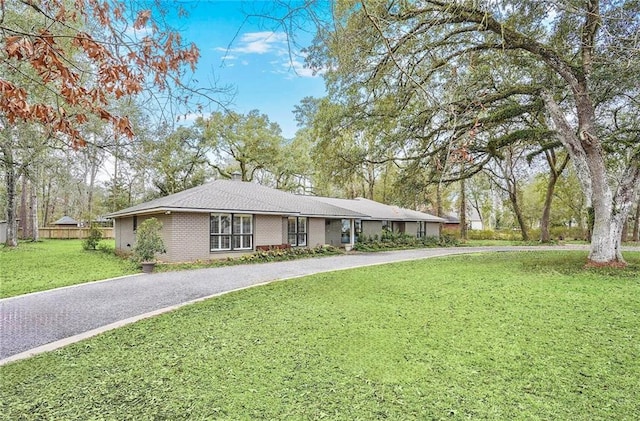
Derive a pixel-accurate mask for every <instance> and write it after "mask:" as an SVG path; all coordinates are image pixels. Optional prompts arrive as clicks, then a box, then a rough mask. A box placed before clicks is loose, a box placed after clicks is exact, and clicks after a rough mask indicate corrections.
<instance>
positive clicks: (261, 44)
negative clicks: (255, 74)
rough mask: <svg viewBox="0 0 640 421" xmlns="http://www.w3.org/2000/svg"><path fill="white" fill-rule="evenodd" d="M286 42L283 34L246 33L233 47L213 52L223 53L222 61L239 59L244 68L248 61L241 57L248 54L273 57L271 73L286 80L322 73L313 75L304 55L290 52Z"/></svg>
mask: <svg viewBox="0 0 640 421" xmlns="http://www.w3.org/2000/svg"><path fill="white" fill-rule="evenodd" d="M288 41H289V39H288V37H287V34H286V33H284V32H273V31H262V32H247V33H245V34H242V35H241V36H240V37H239V38H238V41H237V43H236V44H237V45H236V46H235V47H229V48H222V47H217V48H215V50H216V51H222V52H224V53H225V56H224V58H223V60H224V61H226V60H233V59H239V60H240V64H242V65H244V66H248V65H249V61H248V60H247V59H242V57H243V56H247V55H250V54H258V55H265V54H267V55H268V54H271V55H273V56H275V58H274V59H273V60H269V62H268V63H269V64H270V65H271V66H273V69H272V70H271V72H272V73H277V74H283V75H286V77H287V78H288V79H291V78H294V77H296V76H298V77H317V76H318V75H321V74H322V73H324V72H323V71H319V72H316V74H315V75H314V74H313V70H312V69H308V68H306V67H305V65H304V57H305V56H304V54H302V53H300V52H297V51H293V50H290V45H289V42H288ZM262 71H263V72H265V71H268V70H265V69H262Z"/></svg>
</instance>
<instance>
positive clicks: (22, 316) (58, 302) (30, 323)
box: [0, 246, 586, 365]
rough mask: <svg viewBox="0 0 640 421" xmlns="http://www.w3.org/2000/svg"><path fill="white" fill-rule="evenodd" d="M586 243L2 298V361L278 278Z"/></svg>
mask: <svg viewBox="0 0 640 421" xmlns="http://www.w3.org/2000/svg"><path fill="white" fill-rule="evenodd" d="M531 250H534V251H543V250H586V247H585V246H552V247H544V246H534V247H526V246H525V247H468V248H434V249H418V250H403V251H390V252H377V253H352V254H345V255H339V256H330V257H323V258H312V259H304V260H294V261H287V262H273V263H263V264H251V265H240V266H228V267H219V268H210V269H199V270H192V271H183V272H166V273H156V274H151V275H143V274H140V275H132V276H126V277H122V278H116V279H110V280H105V281H98V282H92V283H87V284H80V285H75V286H71V287H64V288H58V289H54V290H50V291H44V292H38V293H33V294H27V295H22V296H18V297H12V298H6V299H2V300H0V316H1V320H0V365H2V364H5V363H7V362H10V361H15V360H19V359H23V358H27V357H30V356H32V355H35V354H38V353H41V352H46V351H50V350H53V349H56V348H59V347H62V346H64V345H67V344H70V343H73V342H77V341H80V340H82V339H85V338H88V337H91V336H94V335H97V334H98V333H101V332H104V331H106V330H110V329H114V328H117V327H120V326H123V325H126V324H129V323H133V322H135V321H137V320H140V319H144V318H147V317H151V316H155V315H157V314H161V313H165V312H167V311H171V310H173V309H176V308H178V307H180V306H183V305H186V304H190V303H194V302H197V301H200V300H204V299H207V298H210V297H214V296H217V295H220V294H224V293H227V292H230V291H236V290H239V289H243V288H249V287H252V286H256V285H261V284H265V283H269V282H273V281H277V280H284V279H290V278H295V277H300V276H305V275H311V274H315V273H320V272H328V271H335V270H344V269H349V268H356V267H362V266H371V265H378V264H385V263H392V262H400V261H405V260H416V259H426V258H432V257H439V256H448V255H454V254H465V253H481V252H495V251H531Z"/></svg>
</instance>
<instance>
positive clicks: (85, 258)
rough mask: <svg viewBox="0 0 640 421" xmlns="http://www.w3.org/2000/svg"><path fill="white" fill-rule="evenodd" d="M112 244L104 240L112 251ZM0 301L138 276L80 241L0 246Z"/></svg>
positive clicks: (125, 263)
mask: <svg viewBox="0 0 640 421" xmlns="http://www.w3.org/2000/svg"><path fill="white" fill-rule="evenodd" d="M113 243H114V241H113V240H103V241H102V244H103V245H104V246H109V245H110V248H111V249H113ZM0 267H1V268H2V282H1V283H0V298H6V297H12V296H14V295H20V294H26V293H29V292H36V291H44V290H48V289H53V288H58V287H63V286H68V285H74V284H80V283H83V282H89V281H97V280H100V279H107V278H113V277H117V276H122V275H127V274H132V273H137V272H139V269H137V268H136V267H135V265H133V264H132V263H131V262H130V261H128V260H126V259H121V258H119V257H117V256H115V255H114V254H113V253H108V252H103V251H86V250H83V249H82V240H44V241H41V242H36V243H33V242H24V243H22V242H21V243H20V245H19V246H18V247H16V248H9V247H3V246H0Z"/></svg>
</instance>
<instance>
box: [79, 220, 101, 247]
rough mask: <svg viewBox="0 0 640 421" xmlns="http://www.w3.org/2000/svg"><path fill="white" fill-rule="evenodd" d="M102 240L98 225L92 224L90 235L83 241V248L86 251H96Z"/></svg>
mask: <svg viewBox="0 0 640 421" xmlns="http://www.w3.org/2000/svg"><path fill="white" fill-rule="evenodd" d="M100 240H102V231H101V230H100V228H98V226H97V225H95V224H91V228H89V235H88V236H87V238H85V239H84V240H83V241H82V248H83V249H85V250H95V249H96V247H98V244H99V243H100Z"/></svg>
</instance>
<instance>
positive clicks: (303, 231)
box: [287, 216, 307, 246]
mask: <svg viewBox="0 0 640 421" xmlns="http://www.w3.org/2000/svg"><path fill="white" fill-rule="evenodd" d="M287 241H288V243H289V244H290V245H292V246H306V245H307V218H305V217H294V216H292V217H290V218H289V219H288V220H287Z"/></svg>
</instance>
